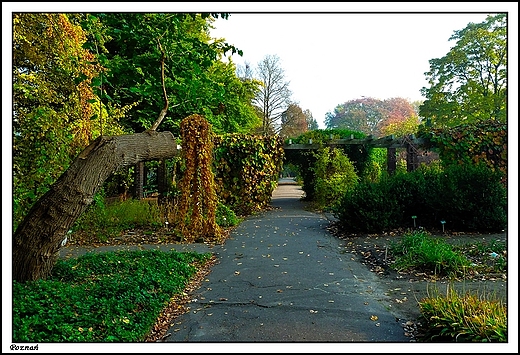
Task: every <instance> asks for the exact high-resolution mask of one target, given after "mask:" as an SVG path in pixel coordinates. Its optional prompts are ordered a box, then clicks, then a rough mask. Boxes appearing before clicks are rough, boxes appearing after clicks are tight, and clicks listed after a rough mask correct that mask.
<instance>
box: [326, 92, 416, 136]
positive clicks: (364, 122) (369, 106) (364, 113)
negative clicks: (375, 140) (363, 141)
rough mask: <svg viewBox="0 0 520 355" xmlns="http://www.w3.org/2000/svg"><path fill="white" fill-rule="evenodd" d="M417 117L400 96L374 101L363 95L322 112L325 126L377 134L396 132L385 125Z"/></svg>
mask: <svg viewBox="0 0 520 355" xmlns="http://www.w3.org/2000/svg"><path fill="white" fill-rule="evenodd" d="M412 117H414V118H413V119H412ZM417 119H418V118H417V114H416V112H415V110H414V108H413V106H412V105H411V104H410V103H409V102H408V101H407V100H405V99H403V98H398V97H397V98H390V99H386V100H378V99H374V98H370V97H363V98H361V99H356V100H350V101H347V102H345V103H344V104H341V105H338V106H336V108H335V109H334V113H331V112H328V113H327V114H326V117H325V125H326V127H327V128H328V129H350V130H354V131H358V132H363V133H366V134H371V135H373V136H376V137H377V136H381V135H383V134H386V133H389V132H391V133H389V134H394V133H397V131H396V132H392V129H388V128H386V127H387V126H389V125H390V126H392V127H395V126H396V125H397V126H399V125H400V124H401V123H402V122H405V121H407V120H412V122H414V120H415V121H416V120H417Z"/></svg>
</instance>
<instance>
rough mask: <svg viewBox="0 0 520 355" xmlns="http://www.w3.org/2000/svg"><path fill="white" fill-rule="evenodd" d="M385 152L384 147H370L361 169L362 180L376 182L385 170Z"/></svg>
mask: <svg viewBox="0 0 520 355" xmlns="http://www.w3.org/2000/svg"><path fill="white" fill-rule="evenodd" d="M386 159H387V153H386V149H385V148H372V149H371V150H370V153H369V158H368V161H367V163H366V166H365V169H364V170H363V176H361V179H362V180H365V181H369V182H377V181H379V179H380V178H381V177H382V176H383V175H384V174H385V172H386V170H387V161H386Z"/></svg>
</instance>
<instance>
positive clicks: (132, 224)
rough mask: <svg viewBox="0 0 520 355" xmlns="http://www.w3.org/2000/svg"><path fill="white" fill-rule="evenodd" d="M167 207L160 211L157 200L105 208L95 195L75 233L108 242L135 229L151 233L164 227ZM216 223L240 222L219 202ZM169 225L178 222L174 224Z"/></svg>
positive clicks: (134, 201) (74, 229)
mask: <svg viewBox="0 0 520 355" xmlns="http://www.w3.org/2000/svg"><path fill="white" fill-rule="evenodd" d="M165 213H167V207H165V208H164V210H163V211H161V207H159V205H158V204H157V202H156V201H150V200H126V201H118V202H115V203H112V204H109V205H105V203H104V201H103V199H102V198H101V197H99V196H96V198H95V201H94V203H93V204H92V205H91V206H90V208H89V209H88V210H87V211H86V212H85V213H84V214H83V215H82V216H81V217H80V218H79V219H78V221H76V223H75V225H74V227H73V228H72V230H73V232H77V231H83V232H86V233H88V235H90V236H94V237H95V238H96V239H97V240H99V241H102V242H106V241H107V240H109V239H112V238H115V237H118V236H120V235H121V234H122V233H124V232H125V231H127V230H130V229H134V228H142V229H147V231H146V232H145V234H152V233H153V231H155V230H157V229H158V228H161V227H164V222H165V221H166V218H165V217H164V216H165ZM215 219H216V222H217V224H218V225H219V226H221V227H233V226H236V225H237V224H238V223H240V219H239V218H238V217H237V216H236V215H235V213H234V212H233V210H231V209H230V208H229V207H227V206H226V205H224V204H222V203H219V204H218V207H217V210H216V218H215ZM170 223H175V221H171V220H170Z"/></svg>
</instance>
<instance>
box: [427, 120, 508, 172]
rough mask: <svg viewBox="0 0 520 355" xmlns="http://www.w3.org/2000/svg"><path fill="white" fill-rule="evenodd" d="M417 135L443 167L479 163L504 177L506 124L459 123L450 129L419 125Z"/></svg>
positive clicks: (505, 169) (490, 122)
mask: <svg viewBox="0 0 520 355" xmlns="http://www.w3.org/2000/svg"><path fill="white" fill-rule="evenodd" d="M419 133H420V135H422V136H423V137H425V138H427V139H429V140H430V141H431V142H432V144H433V145H434V146H435V148H436V149H437V150H438V152H439V156H440V158H441V160H442V161H443V163H444V164H445V165H456V164H480V163H483V164H485V165H486V166H487V167H489V168H490V169H491V170H498V171H500V172H501V173H502V174H503V177H502V181H503V182H505V181H506V177H507V124H506V123H500V122H496V121H486V122H477V123H474V124H463V125H459V126H457V127H452V128H431V127H426V126H422V127H421V129H420V131H419Z"/></svg>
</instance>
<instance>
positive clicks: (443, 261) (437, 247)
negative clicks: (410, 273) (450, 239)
mask: <svg viewBox="0 0 520 355" xmlns="http://www.w3.org/2000/svg"><path fill="white" fill-rule="evenodd" d="M390 251H391V253H392V255H394V256H395V262H394V264H393V265H392V267H393V268H394V269H396V270H406V269H419V270H424V271H433V272H434V273H435V274H436V275H439V276H444V275H449V276H457V275H463V274H464V272H465V271H466V269H467V268H469V267H470V265H471V261H470V260H469V259H468V258H466V257H465V256H464V255H462V254H461V253H460V252H457V251H454V250H453V247H452V246H451V245H450V244H448V243H446V242H445V241H444V240H442V239H440V238H433V237H431V235H430V234H428V233H427V232H424V231H414V232H410V233H406V234H405V235H404V236H403V238H402V239H401V240H400V241H399V242H398V243H396V242H391V243H390Z"/></svg>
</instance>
